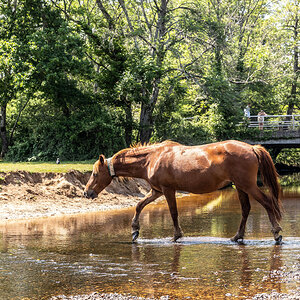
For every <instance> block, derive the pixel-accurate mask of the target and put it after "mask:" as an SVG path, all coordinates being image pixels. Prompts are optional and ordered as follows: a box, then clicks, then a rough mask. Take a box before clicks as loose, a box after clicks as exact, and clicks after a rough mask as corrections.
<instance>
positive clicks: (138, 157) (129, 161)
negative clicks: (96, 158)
mask: <svg viewBox="0 0 300 300" xmlns="http://www.w3.org/2000/svg"><path fill="white" fill-rule="evenodd" d="M148 154H149V151H140V149H138V150H135V149H128V150H123V151H121V152H120V153H117V154H116V155H115V157H114V160H113V164H114V169H115V173H116V175H117V176H124V177H135V178H145V175H146V160H147V156H148Z"/></svg>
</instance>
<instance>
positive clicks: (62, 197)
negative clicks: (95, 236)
mask: <svg viewBox="0 0 300 300" xmlns="http://www.w3.org/2000/svg"><path fill="white" fill-rule="evenodd" d="M90 175H91V173H89V172H87V173H81V172H79V171H69V172H68V173H30V172H26V171H18V172H10V173H0V184H1V185H0V189H1V190H0V222H1V221H6V220H9V219H23V218H35V217H43V216H53V215H62V214H73V213H84V212H92V211H99V210H108V209H119V208H123V207H129V206H133V205H135V204H136V203H137V202H138V201H139V200H141V198H142V197H144V195H145V194H146V193H147V191H148V190H149V186H148V184H147V183H146V182H145V181H144V180H142V179H130V180H129V179H124V180H120V179H118V178H115V179H114V180H113V181H112V183H111V184H110V185H109V186H108V187H107V188H106V189H105V190H104V191H103V192H102V193H101V194H100V195H99V197H98V198H96V199H93V200H92V199H86V198H84V197H83V196H82V194H83V189H84V186H85V184H86V183H87V181H88V178H89V177H90Z"/></svg>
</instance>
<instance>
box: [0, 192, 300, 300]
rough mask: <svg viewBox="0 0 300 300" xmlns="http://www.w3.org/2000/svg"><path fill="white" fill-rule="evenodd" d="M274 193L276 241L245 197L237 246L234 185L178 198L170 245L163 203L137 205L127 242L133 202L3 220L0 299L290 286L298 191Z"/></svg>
mask: <svg viewBox="0 0 300 300" xmlns="http://www.w3.org/2000/svg"><path fill="white" fill-rule="evenodd" d="M283 198H284V199H283V205H284V208H285V214H284V219H283V221H282V222H281V225H282V227H283V229H284V231H283V241H284V243H283V244H282V245H275V243H274V241H273V237H272V234H271V232H270V224H269V221H268V218H267V215H266V213H265V211H264V209H263V208H262V207H261V206H260V205H259V204H257V203H256V202H254V201H252V202H251V204H252V210H251V213H250V216H249V219H248V223H247V229H246V236H245V243H244V245H238V244H235V243H232V242H230V241H229V238H230V237H232V236H233V235H234V234H235V232H236V230H237V227H238V225H239V221H240V217H241V212H240V207H239V201H238V200H237V198H236V193H235V190H234V189H227V190H222V191H218V192H215V193H211V194H206V195H201V196H199V195H198V196H186V197H182V198H179V199H178V207H179V215H180V223H181V227H182V229H183V231H184V234H185V237H184V238H183V239H181V240H180V241H179V242H178V243H172V242H171V238H172V235H173V226H172V222H171V217H170V215H169V212H168V209H167V206H166V204H165V201H160V202H158V203H157V204H153V205H149V206H148V207H146V208H145V209H144V211H143V213H142V215H141V218H140V224H141V232H140V237H139V239H138V241H137V243H135V244H132V243H131V228H130V224H131V219H132V217H133V213H134V209H123V210H119V211H110V212H99V213H89V214H82V215H75V216H64V217H51V218H42V219H35V220H31V221H18V222H6V223H2V224H1V225H0V299H23V298H29V299H48V298H51V296H55V295H62V294H64V295H76V294H85V293H92V292H100V293H102V292H104V293H109V292H116V293H121V294H126V293H130V294H131V295H135V296H144V297H155V298H159V297H160V296H166V295H168V296H169V299H175V298H177V299H185V298H186V299H231V298H235V299H249V298H251V297H252V296H254V295H256V294H258V293H271V292H272V291H276V292H279V293H292V292H294V291H296V290H297V289H299V281H300V277H299V272H300V270H299V264H300V262H299V260H300V191H299V188H295V189H294V190H290V191H288V190H285V191H284V197H283ZM83 201H84V200H83ZM129 201H130V200H129Z"/></svg>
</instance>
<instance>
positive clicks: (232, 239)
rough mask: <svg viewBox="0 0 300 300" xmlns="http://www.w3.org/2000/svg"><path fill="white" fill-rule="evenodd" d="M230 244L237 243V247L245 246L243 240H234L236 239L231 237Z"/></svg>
mask: <svg viewBox="0 0 300 300" xmlns="http://www.w3.org/2000/svg"><path fill="white" fill-rule="evenodd" d="M230 240H231V241H232V242H234V243H237V244H239V245H245V243H244V239H243V238H236V237H233V238H231V239H230Z"/></svg>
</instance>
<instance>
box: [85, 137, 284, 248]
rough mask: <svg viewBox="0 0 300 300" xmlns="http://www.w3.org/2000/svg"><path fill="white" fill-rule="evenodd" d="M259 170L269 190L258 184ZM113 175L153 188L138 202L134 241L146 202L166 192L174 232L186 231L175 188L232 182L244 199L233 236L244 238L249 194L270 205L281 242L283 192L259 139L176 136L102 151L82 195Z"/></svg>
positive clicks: (202, 188) (91, 194)
mask: <svg viewBox="0 0 300 300" xmlns="http://www.w3.org/2000/svg"><path fill="white" fill-rule="evenodd" d="M258 170H260V174H261V177H262V180H263V183H264V185H266V186H267V187H268V189H269V194H270V195H267V194H266V193H264V192H263V191H262V190H261V189H260V188H259V187H258V186H257V174H258ZM115 176H121V177H134V178H142V179H144V180H146V181H147V182H148V183H149V185H150V187H151V190H150V192H149V193H148V194H147V195H146V196H145V197H144V198H143V199H142V200H141V201H140V202H139V203H138V204H137V206H136V210H135V215H134V217H133V219H132V224H131V226H132V241H133V242H134V241H135V240H136V239H137V238H138V236H139V230H140V224H139V216H140V214H141V211H142V210H143V208H144V207H145V206H146V205H148V204H149V203H151V202H153V201H154V200H156V199H157V198H158V197H160V196H162V195H164V196H165V198H166V200H167V204H168V207H169V211H170V214H171V217H172V220H173V225H174V238H173V241H174V242H175V241H177V240H178V239H179V238H181V237H182V236H183V232H182V229H181V227H180V225H179V222H178V211H177V203H176V197H175V193H176V191H177V190H180V191H186V192H190V193H194V194H203V193H210V192H213V191H216V190H218V189H220V188H223V187H225V186H226V185H228V184H229V183H234V185H235V187H236V189H237V194H238V199H239V201H240V205H241V210H242V218H241V222H240V225H239V227H238V231H237V233H236V234H235V236H234V237H232V238H231V240H232V241H233V242H242V241H243V239H244V235H245V226H246V222H247V218H248V215H249V212H250V209H251V205H250V201H249V196H251V197H252V198H253V199H255V200H256V201H258V202H259V203H260V204H261V205H262V206H263V207H264V208H265V210H266V211H267V214H268V217H269V220H270V223H271V226H272V230H271V231H272V233H273V235H274V239H275V241H276V242H278V243H280V242H281V240H282V236H281V235H279V232H280V231H281V230H282V229H281V227H280V225H279V222H280V220H281V218H282V205H281V201H280V198H279V195H280V185H279V182H278V174H277V172H276V169H275V166H274V163H273V161H272V158H271V156H270V154H269V153H268V151H267V150H266V149H265V148H264V147H262V146H260V145H254V146H252V145H250V144H247V143H244V142H240V141H235V140H229V141H223V142H216V143H211V144H206V145H200V146H185V145H182V144H179V143H177V142H173V141H164V142H162V143H156V144H147V145H139V146H136V147H131V148H126V149H123V150H121V151H119V152H117V153H116V154H114V155H113V156H112V157H111V158H108V159H106V158H105V156H104V155H102V154H101V155H100V156H99V159H98V160H97V161H96V162H95V163H94V165H93V172H92V174H91V176H90V178H89V180H88V182H87V184H86V187H85V189H84V196H85V197H87V198H95V197H97V196H98V194H99V193H100V192H101V191H102V190H103V189H104V188H106V187H107V186H108V185H109V184H110V183H111V181H112V180H113V178H114V177H115Z"/></svg>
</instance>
